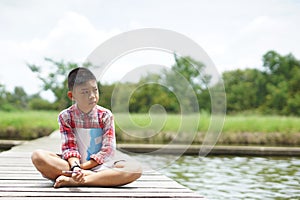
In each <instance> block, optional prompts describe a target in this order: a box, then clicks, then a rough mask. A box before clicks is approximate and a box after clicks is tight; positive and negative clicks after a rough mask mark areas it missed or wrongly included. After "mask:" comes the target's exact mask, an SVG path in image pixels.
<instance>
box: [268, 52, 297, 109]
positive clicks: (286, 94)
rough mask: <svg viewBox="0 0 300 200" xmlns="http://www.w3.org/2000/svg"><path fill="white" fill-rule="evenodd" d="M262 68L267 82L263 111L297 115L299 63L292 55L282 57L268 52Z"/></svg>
mask: <svg viewBox="0 0 300 200" xmlns="http://www.w3.org/2000/svg"><path fill="white" fill-rule="evenodd" d="M263 66H264V68H265V73H266V81H267V92H266V93H267V98H266V102H265V104H264V106H263V107H264V108H265V111H269V112H270V110H271V111H272V112H274V113H277V114H284V115H291V114H292V115H299V114H300V102H299V96H300V95H299V94H300V61H299V60H297V59H296V58H295V57H294V56H293V55H292V54H288V55H286V56H282V55H280V54H279V53H277V52H275V51H269V52H267V53H266V54H265V55H264V56H263ZM267 109H269V110H267Z"/></svg>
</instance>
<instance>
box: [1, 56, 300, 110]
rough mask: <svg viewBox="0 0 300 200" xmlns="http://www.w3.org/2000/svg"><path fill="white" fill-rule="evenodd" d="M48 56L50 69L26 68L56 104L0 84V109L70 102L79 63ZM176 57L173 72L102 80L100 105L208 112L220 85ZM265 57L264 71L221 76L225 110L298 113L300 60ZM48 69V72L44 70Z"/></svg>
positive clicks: (194, 64) (61, 106)
mask: <svg viewBox="0 0 300 200" xmlns="http://www.w3.org/2000/svg"><path fill="white" fill-rule="evenodd" d="M45 60H46V61H47V62H48V64H50V66H48V67H47V68H46V67H45V66H43V67H42V66H37V65H34V64H28V67H29V68H30V69H31V70H32V72H33V73H35V74H36V75H37V78H38V79H39V80H40V81H41V90H50V91H51V92H52V93H53V94H54V96H55V98H56V99H55V102H54V103H50V102H49V101H47V100H45V99H42V98H41V97H40V95H39V93H37V94H34V95H31V96H29V95H27V94H26V92H25V91H24V89H23V88H22V87H15V88H14V90H13V91H11V92H10V91H7V90H6V87H5V85H3V84H0V110H5V111H11V110H19V109H36V110H39V109H47V110H49V109H56V110H61V109H64V108H66V107H67V106H69V105H70V104H71V103H72V102H71V101H70V100H69V99H68V98H67V95H66V93H67V83H66V81H67V74H68V72H69V71H70V70H71V69H73V68H75V67H78V66H79V64H77V63H72V62H67V63H66V62H63V61H59V62H57V61H54V60H52V59H49V58H45ZM174 60H175V64H174V65H173V66H171V68H170V70H164V71H162V72H161V73H159V74H148V75H147V76H145V77H142V78H141V79H140V80H139V82H138V83H113V84H102V85H101V84H100V83H99V87H100V91H101V94H100V102H99V103H100V104H101V105H102V106H104V107H107V108H109V109H112V108H113V109H114V111H116V112H123V111H126V112H127V111H128V110H129V111H130V112H148V111H149V109H150V108H151V106H152V105H156V104H159V105H161V106H162V107H164V109H165V110H166V111H168V112H173V113H179V112H183V111H184V112H196V111H197V109H198V108H200V110H205V111H208V112H209V111H210V109H211V106H210V105H211V100H210V93H209V87H216V86H213V85H211V84H210V81H211V77H210V76H207V75H206V74H205V73H204V71H205V66H204V65H203V64H202V63H201V62H199V61H196V60H194V59H192V58H190V57H178V56H177V55H176V54H174ZM262 61H263V66H262V68H261V69H244V70H241V69H238V70H232V71H227V72H224V73H223V74H222V77H223V80H224V83H225V90H226V97H227V112H228V113H239V112H245V111H249V112H259V113H263V114H279V115H297V116H300V61H299V60H298V59H296V58H295V57H294V56H293V55H292V54H288V55H280V54H279V53H277V52H275V51H268V52H267V53H266V54H264V55H263V56H262ZM81 66H85V67H89V66H90V65H89V64H83V65H81ZM45 68H46V69H47V70H49V71H47V72H45ZM180 96H181V97H184V98H181V97H180ZM126 109H127V110H126ZM183 109H184V110H183Z"/></svg>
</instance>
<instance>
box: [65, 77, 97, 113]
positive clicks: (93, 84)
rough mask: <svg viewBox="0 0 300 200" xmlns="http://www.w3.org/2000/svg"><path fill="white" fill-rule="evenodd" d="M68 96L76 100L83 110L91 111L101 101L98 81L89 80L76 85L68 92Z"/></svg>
mask: <svg viewBox="0 0 300 200" xmlns="http://www.w3.org/2000/svg"><path fill="white" fill-rule="evenodd" d="M68 96H69V98H71V99H72V100H74V101H76V103H77V105H78V107H79V109H80V110H81V111H83V112H85V113H88V112H90V111H91V110H92V109H93V108H94V106H95V105H97V103H98V101H99V92H98V86H97V81H96V80H89V81H87V82H86V83H84V84H81V85H77V86H75V87H74V89H73V91H72V92H71V91H69V92H68Z"/></svg>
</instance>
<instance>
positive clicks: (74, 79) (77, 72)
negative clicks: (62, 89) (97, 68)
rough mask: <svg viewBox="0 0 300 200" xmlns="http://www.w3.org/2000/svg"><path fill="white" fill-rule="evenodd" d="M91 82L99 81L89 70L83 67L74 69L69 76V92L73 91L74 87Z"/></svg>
mask: <svg viewBox="0 0 300 200" xmlns="http://www.w3.org/2000/svg"><path fill="white" fill-rule="evenodd" d="M89 80H97V79H96V77H95V75H94V74H93V73H92V72H91V71H90V70H89V69H87V68H83V67H78V68H75V69H73V70H72V71H71V72H70V73H69V75H68V88H69V91H72V90H73V89H74V86H76V85H81V84H84V83H86V82H87V81H89Z"/></svg>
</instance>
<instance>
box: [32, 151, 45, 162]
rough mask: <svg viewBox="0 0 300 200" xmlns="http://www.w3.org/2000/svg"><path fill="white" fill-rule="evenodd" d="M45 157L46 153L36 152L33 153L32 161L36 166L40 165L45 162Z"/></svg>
mask: <svg viewBox="0 0 300 200" xmlns="http://www.w3.org/2000/svg"><path fill="white" fill-rule="evenodd" d="M44 157H45V153H44V151H43V150H35V151H34V152H32V154H31V161H32V162H33V163H34V164H38V163H41V162H43V158H44Z"/></svg>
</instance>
